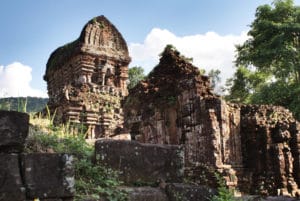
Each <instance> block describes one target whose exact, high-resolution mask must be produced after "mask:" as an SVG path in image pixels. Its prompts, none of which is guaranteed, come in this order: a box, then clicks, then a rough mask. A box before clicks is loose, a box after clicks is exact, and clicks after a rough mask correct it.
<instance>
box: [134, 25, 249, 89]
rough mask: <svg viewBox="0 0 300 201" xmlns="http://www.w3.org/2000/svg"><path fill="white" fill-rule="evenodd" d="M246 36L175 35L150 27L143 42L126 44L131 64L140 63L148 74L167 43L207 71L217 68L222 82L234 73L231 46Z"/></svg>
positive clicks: (212, 34)
mask: <svg viewBox="0 0 300 201" xmlns="http://www.w3.org/2000/svg"><path fill="white" fill-rule="evenodd" d="M246 39H247V34H246V32H242V33H241V34H240V35H225V36H221V35H219V34H217V33H215V32H207V33H205V34H197V35H190V36H176V35H175V34H173V33H172V32H170V31H168V30H166V29H159V28H154V29H152V30H151V32H150V33H149V34H148V35H147V37H146V39H145V41H144V43H142V44H141V43H131V44H129V52H130V55H131V57H132V63H131V66H136V65H139V66H142V67H143V68H144V69H145V72H146V73H148V72H149V71H151V70H152V68H153V67H154V66H155V65H156V64H158V62H159V56H158V55H159V53H161V52H162V51H163V49H164V47H165V46H166V45H167V44H172V45H174V46H175V47H176V48H177V49H178V50H179V52H180V53H181V54H183V55H184V56H186V57H192V58H193V64H194V65H195V66H197V67H199V68H202V69H205V70H206V72H208V71H209V70H211V69H219V70H220V71H221V78H222V83H223V84H224V82H225V81H226V79H227V78H229V77H231V76H232V75H233V73H234V70H235V69H234V68H233V66H234V63H233V61H234V56H235V45H236V44H241V43H243V42H244V41H245V40H246Z"/></svg>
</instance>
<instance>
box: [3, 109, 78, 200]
mask: <svg viewBox="0 0 300 201" xmlns="http://www.w3.org/2000/svg"><path fill="white" fill-rule="evenodd" d="M28 121H29V116H28V115H27V114H24V113H19V112H8V111H0V136H1V137H2V139H3V141H2V143H1V144H0V161H1V162H0V201H24V200H33V199H35V198H40V199H41V200H43V201H51V200H52V201H54V200H56V201H71V200H73V196H74V193H75V189H74V172H73V167H72V164H73V163H72V156H70V155H68V154H44V153H43V154H42V153H32V154H29V153H22V150H23V148H24V142H25V138H26V136H27V134H28V133H27V132H28V127H29V122H28Z"/></svg>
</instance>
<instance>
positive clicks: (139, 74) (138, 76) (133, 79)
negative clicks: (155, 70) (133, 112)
mask: <svg viewBox="0 0 300 201" xmlns="http://www.w3.org/2000/svg"><path fill="white" fill-rule="evenodd" d="M128 75H129V84H128V89H132V88H133V87H135V85H137V83H138V82H139V81H141V80H143V79H144V78H145V74H144V69H143V68H142V67H140V66H134V67H132V68H129V71H128Z"/></svg>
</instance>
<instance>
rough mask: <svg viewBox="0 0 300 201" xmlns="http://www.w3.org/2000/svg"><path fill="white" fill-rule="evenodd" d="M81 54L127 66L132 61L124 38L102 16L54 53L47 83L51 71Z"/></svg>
mask: <svg viewBox="0 0 300 201" xmlns="http://www.w3.org/2000/svg"><path fill="white" fill-rule="evenodd" d="M80 53H84V54H90V55H93V56H97V57H98V58H99V57H100V58H102V59H104V60H107V59H109V60H114V61H118V62H119V63H124V64H126V65H128V64H129V63H130V61H131V58H130V56H129V53H128V48H127V44H126V41H125V40H124V38H123V36H122V35H121V33H120V32H119V31H118V30H117V28H116V27H115V26H114V25H113V24H112V23H111V22H110V21H109V20H108V19H107V18H106V17H105V16H103V15H101V16H98V17H95V18H93V19H91V20H90V21H89V22H88V23H87V24H86V25H85V26H84V27H83V29H82V31H81V34H80V36H79V38H78V39H76V40H75V41H73V42H70V43H68V44H66V45H64V46H62V47H59V48H57V49H56V50H55V51H54V52H52V54H51V55H50V57H49V60H48V62H47V67H46V74H45V76H44V79H45V81H47V80H48V76H49V71H50V69H51V71H52V70H56V68H58V67H60V66H62V65H64V63H65V62H67V61H69V60H70V59H71V58H72V57H73V56H74V55H77V54H80ZM124 64H123V65H124ZM121 65H122V64H121Z"/></svg>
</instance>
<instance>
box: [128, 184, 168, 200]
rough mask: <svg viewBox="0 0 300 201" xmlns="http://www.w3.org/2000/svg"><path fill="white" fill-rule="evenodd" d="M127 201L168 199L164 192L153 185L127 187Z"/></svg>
mask: <svg viewBox="0 0 300 201" xmlns="http://www.w3.org/2000/svg"><path fill="white" fill-rule="evenodd" d="M124 190H126V191H127V192H128V197H127V198H128V201H141V200H143V201H169V199H168V197H167V195H166V193H165V192H164V191H163V190H161V189H160V188H153V187H135V188H130V187H127V188H125V189H124Z"/></svg>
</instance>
